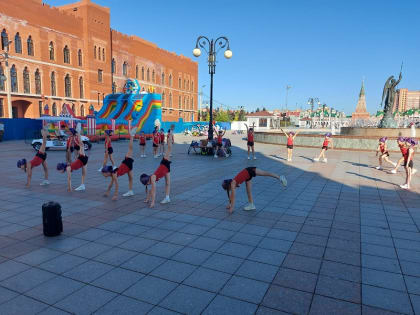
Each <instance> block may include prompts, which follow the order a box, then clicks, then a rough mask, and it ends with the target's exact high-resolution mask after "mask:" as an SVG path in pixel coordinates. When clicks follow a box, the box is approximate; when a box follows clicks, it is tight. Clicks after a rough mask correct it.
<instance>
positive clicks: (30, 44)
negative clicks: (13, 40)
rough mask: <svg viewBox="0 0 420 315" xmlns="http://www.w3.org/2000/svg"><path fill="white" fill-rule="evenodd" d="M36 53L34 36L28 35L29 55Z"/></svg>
mask: <svg viewBox="0 0 420 315" xmlns="http://www.w3.org/2000/svg"><path fill="white" fill-rule="evenodd" d="M33 55H34V42H33V41H32V36H31V35H29V37H28V56H33Z"/></svg>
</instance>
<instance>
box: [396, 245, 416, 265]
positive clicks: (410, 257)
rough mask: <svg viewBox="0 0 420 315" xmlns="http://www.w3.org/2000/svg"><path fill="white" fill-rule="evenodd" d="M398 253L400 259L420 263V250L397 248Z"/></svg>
mask: <svg viewBox="0 0 420 315" xmlns="http://www.w3.org/2000/svg"><path fill="white" fill-rule="evenodd" d="M397 253H398V258H399V259H400V260H405V261H411V262H416V263H419V264H420V252H416V251H413V250H407V249H401V248H397Z"/></svg>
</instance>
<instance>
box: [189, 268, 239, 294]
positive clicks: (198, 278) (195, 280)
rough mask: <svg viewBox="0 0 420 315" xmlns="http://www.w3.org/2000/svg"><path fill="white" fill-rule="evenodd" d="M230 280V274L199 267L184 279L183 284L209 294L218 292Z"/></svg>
mask: <svg viewBox="0 0 420 315" xmlns="http://www.w3.org/2000/svg"><path fill="white" fill-rule="evenodd" d="M230 278H231V275H230V274H227V273H224V272H220V271H215V270H211V269H207V268H203V267H200V268H198V269H196V270H195V271H194V272H193V273H192V274H191V275H190V276H189V277H188V278H187V279H185V281H184V284H186V285H189V286H192V287H196V288H199V289H203V290H207V291H211V292H219V290H220V289H221V288H222V287H223V286H224V285H225V283H226V282H227V281H228V280H229V279H230Z"/></svg>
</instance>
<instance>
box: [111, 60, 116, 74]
mask: <svg viewBox="0 0 420 315" xmlns="http://www.w3.org/2000/svg"><path fill="white" fill-rule="evenodd" d="M115 70H116V69H115V59H114V58H112V61H111V72H112V73H115Z"/></svg>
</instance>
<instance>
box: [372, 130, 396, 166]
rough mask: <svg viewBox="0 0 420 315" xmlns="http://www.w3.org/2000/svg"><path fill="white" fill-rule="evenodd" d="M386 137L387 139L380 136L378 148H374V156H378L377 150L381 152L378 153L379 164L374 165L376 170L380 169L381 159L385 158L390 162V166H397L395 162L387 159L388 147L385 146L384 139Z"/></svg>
mask: <svg viewBox="0 0 420 315" xmlns="http://www.w3.org/2000/svg"><path fill="white" fill-rule="evenodd" d="M387 139H388V138H387V137H382V138H380V139H379V144H378V148H377V149H376V156H378V152H381V154H380V155H379V166H377V167H376V169H377V170H381V169H382V160H385V161H386V162H388V163H389V164H392V166H394V167H396V166H397V163H394V162H392V161H390V160H389V159H388V157H389V152H388V148H387V146H386V140H387Z"/></svg>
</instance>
